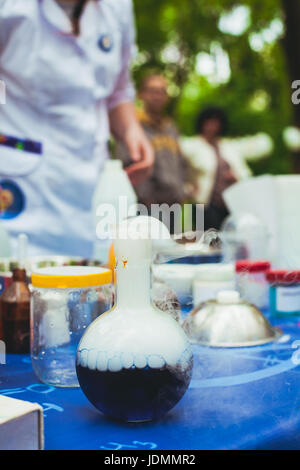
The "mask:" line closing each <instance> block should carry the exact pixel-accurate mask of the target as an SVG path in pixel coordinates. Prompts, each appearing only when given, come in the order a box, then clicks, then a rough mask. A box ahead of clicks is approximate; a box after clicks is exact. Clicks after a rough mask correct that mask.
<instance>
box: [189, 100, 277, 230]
mask: <svg viewBox="0 0 300 470" xmlns="http://www.w3.org/2000/svg"><path fill="white" fill-rule="evenodd" d="M227 127H228V120H227V116H226V114H225V112H224V111H223V110H222V109H221V108H218V107H208V108H206V109H204V110H203V111H201V113H200V114H199V115H198V118H197V121H196V129H195V130H196V134H197V135H196V136H195V137H185V138H182V139H181V148H182V150H183V152H184V154H185V155H186V156H187V157H188V158H189V159H190V161H191V163H192V164H193V165H194V166H195V167H196V168H197V169H198V171H199V177H198V184H197V187H198V189H197V195H196V199H197V203H199V204H205V212H204V228H205V230H208V229H210V228H215V229H217V230H219V229H220V227H221V225H222V223H223V221H224V219H225V218H226V217H227V215H228V210H227V207H226V205H225V201H224V199H223V192H224V191H225V190H226V189H227V188H229V187H230V186H231V185H232V184H234V183H236V182H237V181H240V180H242V179H245V178H248V177H250V176H251V175H252V172H251V169H250V168H249V166H248V164H247V161H255V160H258V159H260V158H264V157H268V156H269V155H270V154H271V152H272V149H273V143H272V140H271V138H270V137H269V136H268V135H266V134H263V133H260V134H257V135H255V136H249V137H244V138H238V139H237V138H235V139H228V138H224V135H225V134H226V133H227Z"/></svg>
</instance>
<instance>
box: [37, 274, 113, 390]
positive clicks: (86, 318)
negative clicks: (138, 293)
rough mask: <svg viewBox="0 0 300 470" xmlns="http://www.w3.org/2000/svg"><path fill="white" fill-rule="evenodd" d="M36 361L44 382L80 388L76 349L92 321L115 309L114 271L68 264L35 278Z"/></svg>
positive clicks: (38, 371) (38, 372)
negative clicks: (113, 305) (77, 374)
mask: <svg viewBox="0 0 300 470" xmlns="http://www.w3.org/2000/svg"><path fill="white" fill-rule="evenodd" d="M31 281H32V297H31V360H32V365H33V368H34V371H35V373H36V374H37V376H38V377H39V379H40V380H41V381H42V382H44V383H47V384H50V385H54V386H57V387H78V386H79V384H78V380H77V376H76V369H75V359H76V350H77V346H78V344H79V341H80V339H81V337H82V335H83V333H84V332H85V330H86V328H87V327H88V326H89V325H90V323H91V322H92V321H93V320H95V319H96V318H97V317H98V316H99V315H101V314H102V313H104V312H106V311H107V310H110V309H111V307H112V303H113V299H112V285H111V283H112V272H111V270H110V269H104V268H96V267H85V266H64V267H52V268H50V267H48V268H42V269H39V270H37V271H36V272H35V273H32V275H31Z"/></svg>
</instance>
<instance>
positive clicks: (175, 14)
mask: <svg viewBox="0 0 300 470" xmlns="http://www.w3.org/2000/svg"><path fill="white" fill-rule="evenodd" d="M291 4H293V5H292V8H296V10H297V13H299V17H300V2H290V5H289V2H288V1H286V0H282V1H280V0H264V1H261V0H247V1H244V2H238V1H234V0H210V1H206V0H188V1H187V0H160V1H155V2H153V0H135V10H136V18H137V30H138V47H139V51H138V55H137V58H136V61H135V63H134V68H133V71H134V76H135V79H136V81H137V82H138V81H139V80H140V78H141V77H142V75H143V74H144V73H145V72H146V71H148V70H149V69H150V70H162V71H163V72H164V73H165V74H166V75H167V76H168V77H169V79H170V93H171V95H172V98H173V99H172V102H171V103H170V110H169V111H170V113H171V114H172V115H173V117H174V118H176V120H177V123H178V125H179V127H180V130H181V132H182V133H183V134H186V135H192V134H193V133H194V121H195V116H196V114H197V113H198V111H199V110H200V109H201V108H202V107H204V106H205V105H207V104H217V105H219V106H222V107H224V108H225V109H226V110H227V112H228V114H229V121H230V127H229V133H230V135H232V136H236V135H247V134H253V133H256V132H261V131H263V132H267V133H268V134H269V135H271V137H272V138H273V141H274V144H275V145H274V152H273V155H272V158H270V159H266V160H265V161H260V162H257V163H255V164H252V169H253V171H254V173H255V174H261V173H265V172H268V173H274V174H276V173H290V172H292V171H293V170H294V168H295V156H294V157H293V156H292V155H291V154H290V151H289V150H288V149H287V147H286V146H285V144H284V141H283V130H284V129H285V128H286V127H287V126H290V125H294V124H297V114H298V115H299V111H298V110H297V111H296V112H295V113H294V112H293V111H295V110H293V105H292V102H291V95H292V89H291V83H292V80H294V79H297V77H292V75H290V74H289V70H290V68H291V67H290V63H291V61H293V55H296V54H297V50H298V49H299V47H298V46H297V45H296V43H292V44H291V42H290V41H286V40H285V39H286V37H287V34H286V33H287V30H288V31H289V33H290V36H291V35H292V36H293V35H296V34H298V33H296V31H293V30H292V26H291V24H290V17H291V16H293V15H295V12H293V11H292V12H291V11H290V6H291ZM297 28H299V27H298V26H297ZM288 39H290V38H288ZM298 79H300V71H299V77H298ZM298 121H299V118H298ZM299 124H300V122H299Z"/></svg>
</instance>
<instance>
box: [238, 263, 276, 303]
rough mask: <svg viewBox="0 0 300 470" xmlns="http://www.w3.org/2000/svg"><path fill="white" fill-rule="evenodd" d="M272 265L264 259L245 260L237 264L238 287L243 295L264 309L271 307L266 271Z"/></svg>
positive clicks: (245, 298)
mask: <svg viewBox="0 0 300 470" xmlns="http://www.w3.org/2000/svg"><path fill="white" fill-rule="evenodd" d="M270 267H271V264H270V263H269V261H264V260H262V261H260V260H243V261H237V262H236V264H235V271H236V287H237V290H238V291H239V293H240V294H241V297H242V298H243V299H244V300H247V301H248V302H250V303H252V304H254V305H255V306H256V307H257V308H259V309H262V310H266V309H267V308H268V307H269V296H268V293H269V286H268V283H267V281H266V273H267V271H268V270H269V269H270Z"/></svg>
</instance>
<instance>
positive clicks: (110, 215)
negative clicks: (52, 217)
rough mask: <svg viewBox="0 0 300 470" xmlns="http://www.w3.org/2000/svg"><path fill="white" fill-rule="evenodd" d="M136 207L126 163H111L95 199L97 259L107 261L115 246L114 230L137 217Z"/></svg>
mask: <svg viewBox="0 0 300 470" xmlns="http://www.w3.org/2000/svg"><path fill="white" fill-rule="evenodd" d="M136 204H137V197H136V194H135V192H134V189H133V187H132V185H131V183H130V181H129V178H128V176H127V174H126V172H125V171H124V170H123V167H122V162H121V161H120V160H107V161H106V163H105V167H104V170H103V172H102V174H101V177H100V180H99V182H98V185H97V187H96V191H95V193H94V197H93V214H94V224H95V237H96V240H95V244H94V258H95V259H97V260H99V261H102V262H103V261H106V259H107V257H108V252H109V248H110V245H111V240H110V234H109V230H110V226H113V225H116V224H117V223H120V222H121V221H122V220H123V219H125V218H126V217H128V216H129V215H135V214H136V211H135V206H136ZM97 213H98V215H97ZM100 237H101V238H100Z"/></svg>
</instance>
